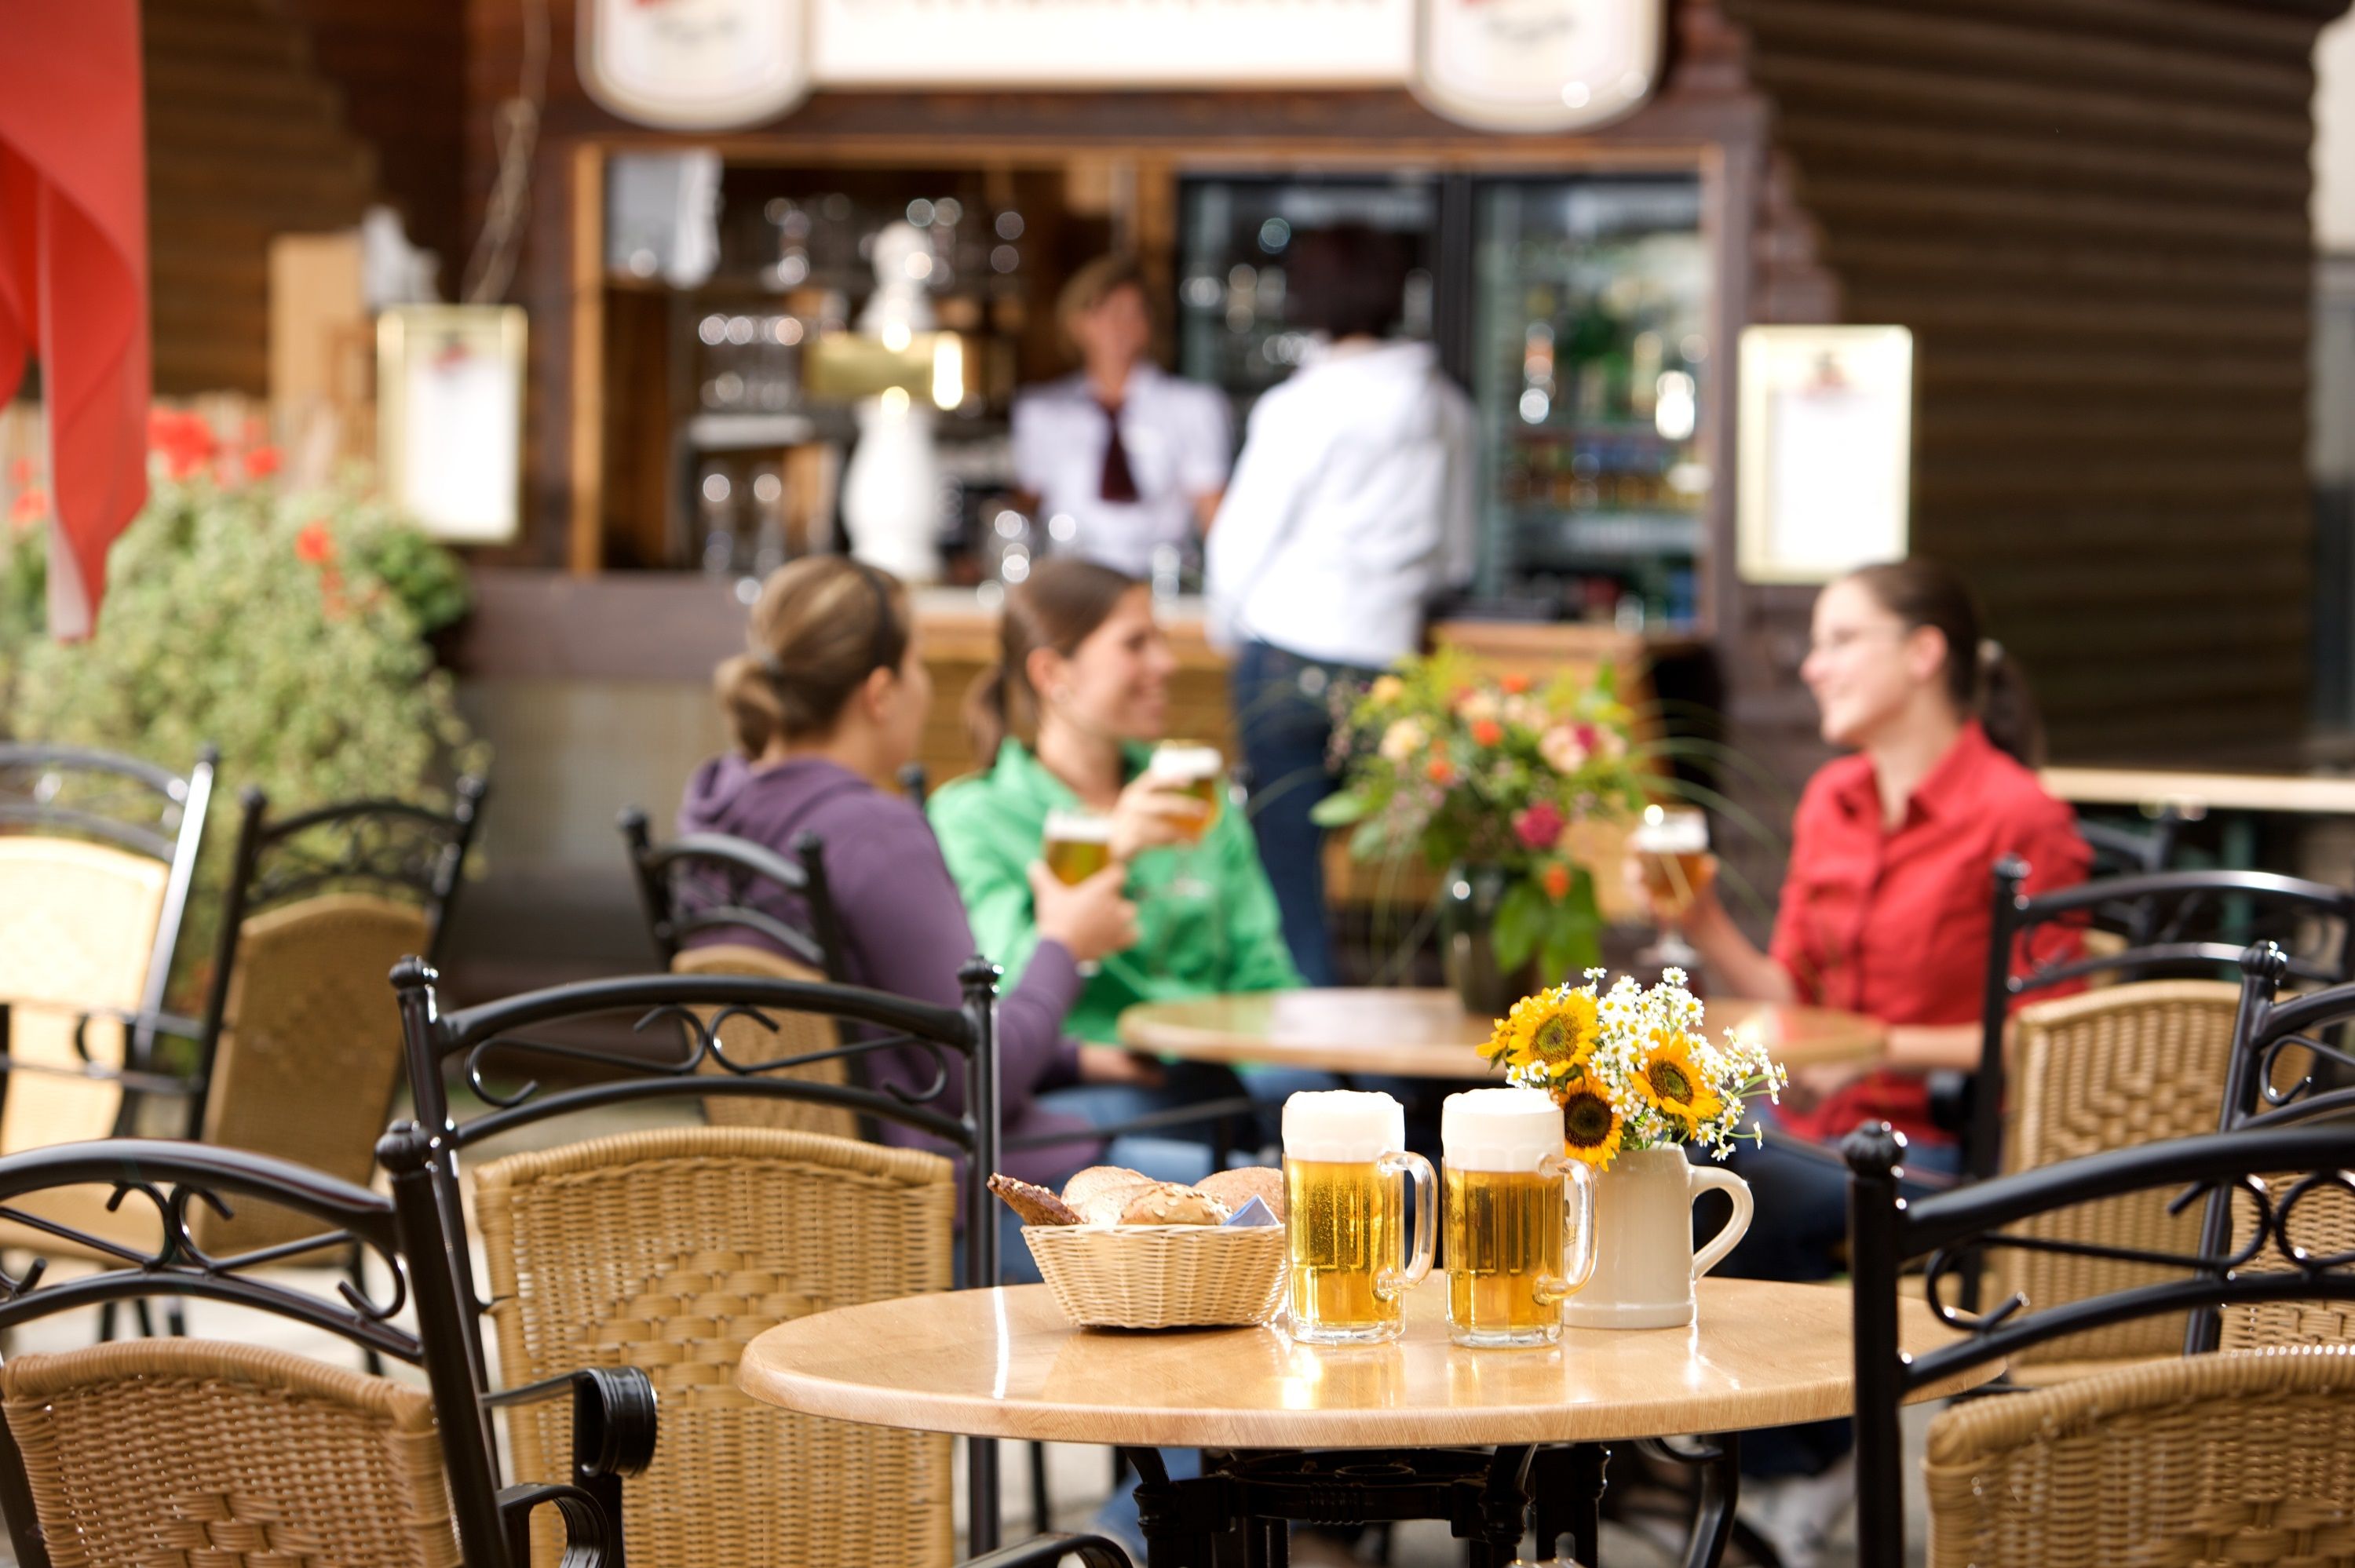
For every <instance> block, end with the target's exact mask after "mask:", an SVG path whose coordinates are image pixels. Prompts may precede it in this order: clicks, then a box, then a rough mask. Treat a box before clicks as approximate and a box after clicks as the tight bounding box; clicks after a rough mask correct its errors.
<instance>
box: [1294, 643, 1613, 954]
mask: <svg viewBox="0 0 2355 1568" xmlns="http://www.w3.org/2000/svg"><path fill="white" fill-rule="evenodd" d="M1339 700H1340V701H1341V703H1342V704H1343V705H1344V707H1343V711H1342V712H1341V713H1340V714H1339V715H1338V722H1337V724H1336V726H1335V747H1336V752H1337V762H1338V763H1339V765H1340V766H1341V767H1342V768H1343V769H1344V779H1343V785H1342V789H1341V790H1340V792H1339V793H1337V794H1335V795H1333V796H1330V797H1328V798H1327V800H1324V801H1323V802H1321V803H1320V804H1319V805H1318V806H1317V808H1316V813H1315V815H1316V821H1318V822H1320V823H1322V824H1323V825H1325V826H1327V827H1340V826H1349V827H1352V828H1353V829H1354V831H1353V832H1352V833H1351V835H1350V840H1349V849H1350V853H1352V854H1354V855H1355V856H1356V857H1357V858H1359V860H1366V861H1371V860H1381V859H1386V858H1387V859H1395V858H1399V857H1401V856H1405V855H1410V854H1418V853H1419V854H1420V855H1421V856H1422V857H1423V859H1424V860H1425V861H1426V862H1427V863H1430V864H1431V865H1432V866H1433V868H1435V869H1436V868H1444V867H1447V866H1462V867H1493V868H1495V869H1496V870H1497V871H1498V872H1500V873H1501V874H1503V875H1504V876H1505V877H1506V879H1507V882H1508V885H1507V888H1506V891H1505V893H1504V895H1503V898H1502V899H1501V901H1500V902H1499V904H1498V906H1497V916H1496V926H1495V929H1494V931H1493V933H1492V936H1493V939H1494V942H1495V945H1496V953H1497V963H1498V965H1499V966H1500V967H1501V968H1502V969H1505V970H1508V971H1510V970H1512V969H1518V968H1519V967H1520V966H1521V965H1522V964H1523V963H1525V962H1527V961H1528V960H1529V959H1530V958H1531V957H1536V958H1537V959H1540V961H1541V962H1542V963H1543V964H1544V966H1545V968H1546V969H1547V971H1548V972H1550V973H1551V974H1556V975H1564V974H1572V973H1575V972H1576V971H1577V970H1579V969H1582V968H1583V967H1585V966H1586V965H1587V964H1589V963H1592V962H1593V960H1594V957H1595V944H1596V941H1597V939H1598V938H1599V936H1600V933H1601V929H1602V918H1601V916H1600V915H1599V913H1598V912H1597V910H1596V908H1595V903H1594V884H1593V877H1592V875H1591V874H1589V872H1588V870H1587V868H1586V867H1585V866H1584V865H1583V864H1582V863H1580V861H1579V859H1578V857H1577V855H1576V854H1575V853H1573V851H1574V842H1573V841H1574V835H1575V833H1576V830H1577V827H1578V824H1580V823H1581V822H1582V821H1589V820H1592V819H1608V820H1618V819H1623V818H1625V817H1627V816H1630V815H1632V814H1633V813H1634V812H1636V810H1640V809H1641V808H1642V806H1643V803H1644V800H1645V798H1646V797H1645V789H1644V777H1645V776H1644V774H1643V772H1642V771H1641V770H1640V768H1638V766H1637V759H1636V757H1635V756H1634V747H1633V745H1632V742H1631V740H1630V737H1629V726H1630V724H1631V722H1632V719H1633V715H1631V714H1630V713H1629V711H1628V709H1627V707H1626V705H1625V704H1623V703H1621V702H1620V701H1619V699H1618V695H1617V693H1616V691H1615V689H1614V684H1613V682H1612V677H1611V672H1610V668H1609V667H1608V666H1607V665H1606V666H1604V669H1603V670H1602V672H1601V673H1599V674H1598V675H1597V677H1596V678H1595V679H1594V680H1593V682H1591V683H1588V682H1582V681H1579V680H1576V679H1574V678H1572V677H1570V676H1566V675H1565V676H1558V677H1556V678H1555V679H1553V680H1551V681H1549V682H1546V683H1543V684H1540V683H1538V682H1536V681H1535V680H1533V679H1531V678H1530V677H1529V676H1527V675H1522V674H1502V675H1491V674H1485V673H1480V672H1478V671H1476V669H1475V668H1474V666H1473V665H1472V664H1471V662H1469V661H1468V660H1467V659H1466V658H1465V656H1464V655H1462V654H1461V653H1458V652H1455V651H1453V650H1442V651H1441V652H1437V653H1433V654H1432V655H1430V656H1428V657H1425V658H1419V659H1410V660H1407V661H1404V662H1401V664H1400V665H1399V666H1398V667H1397V668H1396V669H1395V670H1393V671H1391V673H1388V674H1386V675H1382V676H1380V678H1378V679H1377V680H1375V681H1374V682H1373V683H1372V684H1371V685H1369V686H1368V687H1367V688H1365V689H1364V690H1363V691H1362V692H1350V693H1347V694H1343V695H1342V696H1341V698H1340V699H1339Z"/></svg>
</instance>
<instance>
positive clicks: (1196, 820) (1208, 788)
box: [1146, 740, 1226, 844]
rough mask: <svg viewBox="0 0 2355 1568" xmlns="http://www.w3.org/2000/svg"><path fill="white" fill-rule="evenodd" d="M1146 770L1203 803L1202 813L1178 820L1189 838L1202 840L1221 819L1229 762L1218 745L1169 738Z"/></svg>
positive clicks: (1173, 791)
mask: <svg viewBox="0 0 2355 1568" xmlns="http://www.w3.org/2000/svg"><path fill="white" fill-rule="evenodd" d="M1225 770H1226V762H1225V759H1224V758H1221V757H1220V755H1219V751H1218V748H1217V747H1211V746H1203V745H1201V744H1199V742H1196V741H1190V740H1165V741H1163V742H1162V743H1161V744H1160V745H1159V746H1157V747H1155V748H1154V751H1153V761H1152V763H1151V764H1150V765H1149V766H1148V767H1147V768H1146V771H1147V772H1148V773H1150V774H1152V776H1153V779H1154V782H1155V783H1156V786H1157V787H1158V788H1160V789H1163V790H1166V791H1167V793H1169V794H1172V795H1184V796H1186V797H1188V799H1190V800H1198V801H1199V802H1200V803H1201V810H1200V814H1199V815H1198V816H1193V817H1188V818H1184V819H1181V820H1180V821H1179V822H1178V824H1177V825H1178V830H1179V832H1180V834H1181V835H1182V836H1183V838H1184V841H1185V842H1188V843H1189V844H1199V843H1200V842H1202V835H1203V834H1205V833H1207V832H1209V831H1210V829H1211V827H1212V826H1213V825H1215V824H1216V823H1217V821H1218V820H1219V798H1220V795H1221V794H1222V793H1223V790H1222V789H1221V788H1220V786H1221V785H1222V784H1223V783H1224V782H1225V779H1224V777H1223V775H1224V773H1225Z"/></svg>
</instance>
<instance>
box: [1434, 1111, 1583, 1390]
mask: <svg viewBox="0 0 2355 1568" xmlns="http://www.w3.org/2000/svg"><path fill="white" fill-rule="evenodd" d="M1439 1140H1440V1164H1441V1166H1442V1167H1443V1168H1444V1172H1445V1178H1444V1180H1445V1187H1446V1196H1445V1197H1444V1199H1443V1200H1442V1202H1444V1208H1445V1213H1446V1219H1445V1221H1444V1229H1445V1234H1446V1237H1447V1336H1448V1338H1449V1339H1451V1340H1455V1342H1456V1343H1457V1344H1459V1345H1473V1346H1491V1345H1550V1344H1552V1343H1553V1342H1554V1341H1555V1340H1559V1339H1561V1304H1562V1301H1563V1299H1564V1298H1567V1297H1569V1296H1570V1295H1572V1293H1573V1292H1575V1291H1576V1290H1577V1289H1578V1287H1580V1286H1582V1285H1584V1284H1585V1283H1586V1281H1587V1279H1588V1277H1590V1276H1592V1275H1593V1272H1594V1173H1593V1171H1590V1170H1588V1169H1587V1167H1586V1164H1585V1162H1584V1161H1583V1160H1573V1159H1572V1158H1570V1156H1569V1155H1567V1154H1566V1153H1564V1152H1563V1150H1562V1141H1561V1107H1560V1106H1558V1105H1556V1104H1554V1102H1553V1097H1552V1096H1550V1095H1549V1094H1547V1093H1546V1092H1545V1091H1544V1090H1542V1089H1470V1090H1466V1091H1465V1093H1463V1094H1459V1095H1450V1096H1448V1097H1447V1103H1446V1104H1445V1105H1444V1107H1441V1110H1440V1120H1439ZM1565 1182H1567V1185H1565Z"/></svg>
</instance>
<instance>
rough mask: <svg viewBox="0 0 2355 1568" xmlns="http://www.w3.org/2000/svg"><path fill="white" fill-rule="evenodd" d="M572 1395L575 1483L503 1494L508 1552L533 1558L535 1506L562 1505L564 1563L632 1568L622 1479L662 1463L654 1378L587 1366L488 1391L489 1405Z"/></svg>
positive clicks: (572, 1567)
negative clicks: (625, 1548) (626, 1545)
mask: <svg viewBox="0 0 2355 1568" xmlns="http://www.w3.org/2000/svg"><path fill="white" fill-rule="evenodd" d="M568 1390H569V1391H570V1393H571V1395H572V1481H573V1484H572V1485H570V1486H546V1485H542V1486H529V1485H527V1486H517V1487H508V1488H507V1489H505V1490H504V1491H502V1492H500V1493H499V1511H500V1517H501V1518H502V1519H504V1520H506V1527H507V1546H508V1555H509V1556H510V1557H511V1558H512V1559H513V1561H515V1562H516V1563H528V1562H530V1561H531V1511H532V1510H534V1509H536V1508H538V1507H539V1505H540V1504H542V1503H554V1504H555V1505H556V1506H557V1508H558V1510H559V1511H561V1512H562V1513H563V1515H564V1536H565V1548H564V1559H563V1562H562V1563H561V1564H560V1565H559V1568H626V1563H624V1561H623V1538H622V1478H623V1477H624V1476H634V1475H637V1474H640V1473H641V1472H643V1471H644V1470H645V1467H647V1466H648V1465H650V1464H652V1463H653V1462H654V1457H655V1436H656V1426H655V1385H654V1380H653V1379H652V1378H649V1377H648V1376H646V1374H645V1372H640V1371H639V1370H638V1369H637V1368H635V1367H584V1368H582V1369H581V1370H580V1371H578V1372H565V1373H563V1374H561V1375H560V1376H557V1377H551V1378H547V1379H544V1380H542V1381H541V1382H538V1383H527V1384H526V1385H524V1386H523V1387H521V1388H510V1389H503V1390H501V1391H500V1392H499V1393H489V1394H485V1395H484V1396H483V1404H484V1406H485V1408H486V1409H497V1408H499V1407H500V1406H503V1405H517V1404H538V1403H539V1402H540V1401H542V1400H545V1399H552V1398H554V1397H555V1396H556V1395H558V1394H559V1393H565V1392H567V1391H568Z"/></svg>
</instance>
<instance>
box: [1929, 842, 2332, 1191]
mask: <svg viewBox="0 0 2355 1568" xmlns="http://www.w3.org/2000/svg"><path fill="white" fill-rule="evenodd" d="M2028 874H2029V868H2028V865H2027V863H2025V862H2024V861H2021V860H2019V858H2018V857H2016V856H2006V857H2005V858H2004V859H2002V860H2000V861H1998V862H1997V863H1996V867H1995V873H1994V883H1995V906H1994V913H1993V917H1992V921H1991V928H1990V930H1989V933H1988V940H1987V978H1986V984H1985V989H1984V991H1983V993H1982V997H1983V1000H1982V1003H1981V1010H1980V1020H1979V1031H1980V1034H1979V1065H1978V1067H1977V1071H1975V1072H1974V1073H1972V1074H1971V1075H1969V1082H1968V1086H1967V1090H1966V1095H1967V1102H1966V1103H1967V1111H1966V1116H1965V1119H1964V1126H1963V1170H1964V1172H1965V1174H1966V1176H1967V1177H1969V1178H1970V1179H1972V1180H1976V1181H1986V1180H1987V1178H1989V1177H1992V1176H1994V1175H1996V1174H1997V1172H1998V1170H1999V1169H2000V1168H2001V1162H2002V1158H2003V1149H2002V1135H2003V1099H2004V1032H2005V1026H2006V1024H2007V1023H2008V1022H2009V1020H2010V1016H2011V1004H2012V1003H2013V1002H2014V1001H2018V1000H2019V998H2021V997H2023V996H2026V995H2029V994H2030V993H2031V992H2034V991H2044V990H2049V989H2050V988H2051V987H2053V986H2056V985H2062V984H2065V983H2067V982H2068V981H2071V980H2083V979H2084V978H2086V977H2087V976H2089V975H2095V974H2108V975H2113V976H2116V977H2119V978H2124V979H2137V980H2139V979H2148V978H2151V977H2153V976H2158V975H2165V974H2174V975H2183V974H2196V973H2199V972H2200V971H2201V970H2203V969H2204V970H2207V971H2209V972H2213V971H2214V970H2216V969H2219V968H2221V967H2222V966H2227V965H2232V964H2237V963H2238V962H2239V961H2240V959H2241V953H2242V949H2241V948H2240V947H2238V946H2235V945H2233V944H2232V943H2229V942H2213V941H2202V940H2196V939H2191V938H2187V936H2186V935H2185V933H2186V931H2187V929H2188V923H2189V922H2190V920H2191V919H2192V918H2193V917H2195V916H2198V915H2199V914H2200V912H2201V911H2202V910H2203V909H2206V908H2212V907H2214V906H2219V905H2222V903H2223V902H2224V901H2226V900H2241V901H2246V902H2248V903H2249V904H2252V905H2256V906H2265V907H2267V908H2269V909H2275V910H2284V909H2286V910H2291V911H2297V910H2312V911H2314V912H2316V913H2318V914H2319V915H2321V916H2323V917H2325V918H2327V919H2332V920H2336V921H2338V922H2339V932H2340V938H2339V961H2338V964H2337V965H2336V966H2335V967H2329V966H2325V965H2323V964H2320V963H2318V962H2315V961H2312V960H2304V959H2302V960H2298V961H2296V964H2295V965H2294V972H2296V974H2298V975H2299V976H2300V977H2301V978H2303V979H2306V980H2312V981H2315V982H2317V983H2320V984H2329V983H2331V982H2333V981H2337V980H2346V979H2348V978H2349V976H2350V969H2349V965H2350V962H2355V893H2350V892H2349V891H2348V890H2347V889H2345V888H2340V887H2332V886H2329V885H2326V884H2323V883H2319V882H2307V881H2305V880H2303V879H2301V878H2298V877H2294V876H2277V875H2275V874H2272V873H2270V872H2259V871H2176V872H2162V873H2158V874H2153V875H2148V876H2119V877H2109V878H2105V879H2103V880H2101V881H2098V882H2083V883H2079V884H2078V885H2075V886H2073V887H2063V888H2057V889H2055V890H2053V891H2052V892H2050V893H2041V894H2037V895H2034V896H2032V897H2031V896H2030V895H2027V894H2025V893H2023V892H2022V891H2021V884H2022V883H2024V882H2025V881H2026V880H2027V878H2028ZM2105 909H2110V910H2118V909H2124V910H2131V911H2133V912H2134V919H2135V922H2136V930H2135V932H2134V934H2132V935H2131V936H2130V937H2129V940H2130V941H2132V942H2133V943H2134V945H2133V946H2131V947H2129V948H2127V949H2126V951H2124V952H2119V953H2112V954H2108V955H2105V956H2089V957H2085V958H2079V959H2068V960H2066V961H2062V962H2054V963H2049V964H2044V965H2041V966H2039V967H2036V968H2033V969H2020V968H2019V967H2018V966H2017V960H2016V954H2017V951H2018V949H2019V942H2020V938H2022V937H2024V936H2026V935H2027V934H2028V933H2030V932H2031V931H2033V930H2035V929H2036V928H2037V927H2040V926H2048V925H2052V924H2056V923H2059V922H2062V921H2064V920H2070V919H2073V918H2074V919H2084V920H2090V918H2091V916H2092V913H2093V912H2094V911H2096V910H2105Z"/></svg>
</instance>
